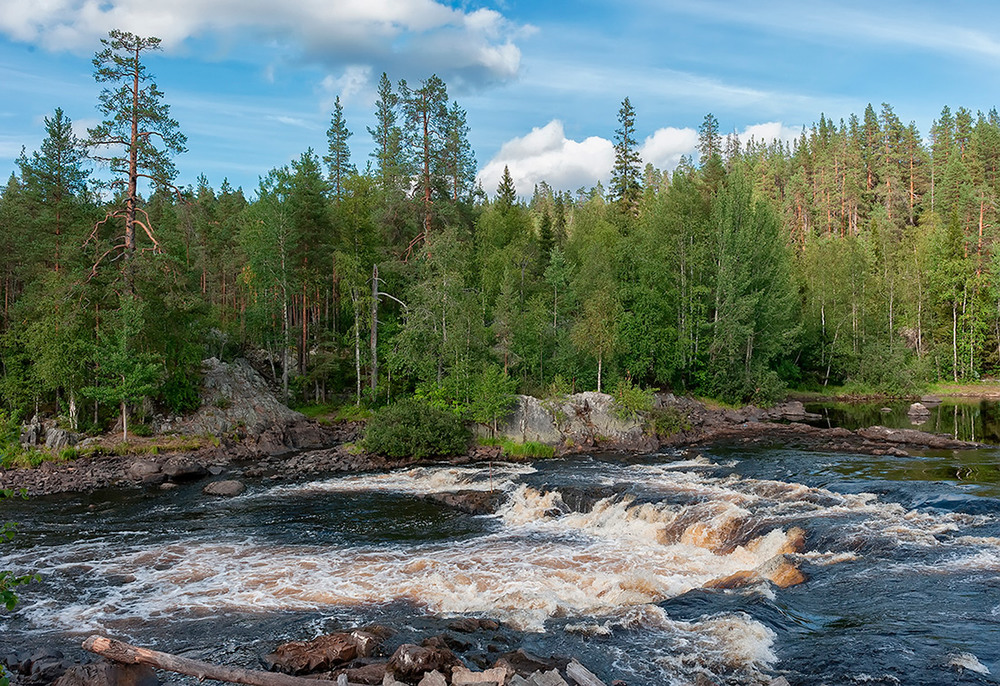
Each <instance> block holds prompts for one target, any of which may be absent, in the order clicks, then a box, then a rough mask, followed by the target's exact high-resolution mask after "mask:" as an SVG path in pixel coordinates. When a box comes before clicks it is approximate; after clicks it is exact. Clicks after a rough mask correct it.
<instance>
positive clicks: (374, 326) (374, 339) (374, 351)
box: [370, 264, 378, 398]
mask: <svg viewBox="0 0 1000 686" xmlns="http://www.w3.org/2000/svg"><path fill="white" fill-rule="evenodd" d="M370 345H371V356H372V376H371V379H370V382H371V383H370V385H371V389H372V398H374V397H375V390H376V389H377V388H378V265H377V264H373V265H372V323H371V342H370Z"/></svg>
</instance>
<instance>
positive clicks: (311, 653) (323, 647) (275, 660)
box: [264, 633, 358, 675]
mask: <svg viewBox="0 0 1000 686" xmlns="http://www.w3.org/2000/svg"><path fill="white" fill-rule="evenodd" d="M357 656H358V645H357V642H356V641H355V639H354V638H353V637H352V636H351V635H350V634H344V633H338V634H328V635H325V636H319V637H317V638H314V639H312V640H311V641H291V642H289V643H282V644H281V645H279V646H278V647H277V648H275V650H274V652H273V653H270V654H269V655H266V656H265V657H264V665H265V666H266V667H267V668H268V669H269V670H271V671H278V672H285V673H286V674H292V675H299V674H313V673H315V672H327V671H330V670H331V669H332V668H333V667H336V666H337V665H341V664H344V663H346V662H350V661H351V660H353V659H355V658H356V657H357Z"/></svg>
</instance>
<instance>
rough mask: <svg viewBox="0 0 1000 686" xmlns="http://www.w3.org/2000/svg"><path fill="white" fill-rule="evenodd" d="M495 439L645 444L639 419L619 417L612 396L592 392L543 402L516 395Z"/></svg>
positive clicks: (548, 442)
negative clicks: (497, 437)
mask: <svg viewBox="0 0 1000 686" xmlns="http://www.w3.org/2000/svg"><path fill="white" fill-rule="evenodd" d="M497 436H499V437H502V438H507V439H509V440H512V441H516V442H519V443H520V442H527V441H534V442H538V443H545V444H548V445H559V444H566V443H571V444H573V445H584V444H588V445H593V444H595V443H615V444H618V445H622V446H644V445H646V443H648V441H649V437H648V436H646V432H645V429H644V426H643V421H642V420H641V419H640V418H638V417H623V416H622V415H621V413H620V412H619V410H618V407H617V406H616V405H615V399H614V398H613V397H612V396H610V395H608V394H607V393H594V392H587V393H576V394H574V395H569V396H565V397H562V398H550V399H546V400H539V399H538V398H534V397H531V396H526V395H519V396H517V402H516V404H515V405H514V409H513V410H512V411H511V413H510V414H509V415H508V416H507V417H506V418H505V419H504V421H503V422H502V423H501V424H500V425H499V426H498V427H497Z"/></svg>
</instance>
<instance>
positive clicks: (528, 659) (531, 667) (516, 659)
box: [494, 648, 569, 677]
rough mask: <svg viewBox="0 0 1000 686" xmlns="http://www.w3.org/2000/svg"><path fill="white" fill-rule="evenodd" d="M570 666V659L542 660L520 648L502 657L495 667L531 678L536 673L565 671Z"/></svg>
mask: <svg viewBox="0 0 1000 686" xmlns="http://www.w3.org/2000/svg"><path fill="white" fill-rule="evenodd" d="M568 664H569V659H565V658H558V657H549V658H542V657H539V656H537V655H533V654H532V653H529V652H527V651H526V650H524V649H523V648H518V649H517V650H515V651H513V652H509V653H504V654H503V655H501V656H500V658H499V659H498V660H497V661H496V663H495V664H494V666H496V667H503V668H505V669H507V670H508V671H509V672H510V673H512V674H519V675H521V676H522V677H529V676H531V675H532V674H534V673H535V672H544V671H548V670H552V669H565V668H566V665H568Z"/></svg>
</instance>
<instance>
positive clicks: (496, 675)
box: [451, 667, 511, 686]
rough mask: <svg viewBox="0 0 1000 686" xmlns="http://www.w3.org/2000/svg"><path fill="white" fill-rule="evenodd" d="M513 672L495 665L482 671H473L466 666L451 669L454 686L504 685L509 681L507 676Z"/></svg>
mask: <svg viewBox="0 0 1000 686" xmlns="http://www.w3.org/2000/svg"><path fill="white" fill-rule="evenodd" d="M508 676H511V673H510V672H509V671H508V670H507V669H505V668H504V667H494V668H492V669H487V670H484V671H482V672H473V671H472V670H470V669H466V668H465V667H455V668H454V669H453V670H451V683H452V686H473V685H474V684H475V685H483V686H485V685H486V684H492V685H493V686H503V685H504V684H505V683H507V677H508Z"/></svg>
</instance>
